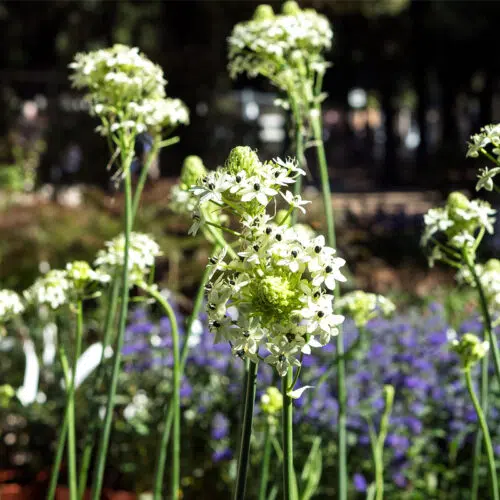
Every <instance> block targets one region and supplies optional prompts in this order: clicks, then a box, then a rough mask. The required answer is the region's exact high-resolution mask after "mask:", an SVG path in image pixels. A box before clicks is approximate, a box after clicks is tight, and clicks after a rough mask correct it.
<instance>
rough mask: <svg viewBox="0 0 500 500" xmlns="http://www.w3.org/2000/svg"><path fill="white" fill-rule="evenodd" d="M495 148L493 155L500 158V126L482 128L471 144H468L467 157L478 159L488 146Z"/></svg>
mask: <svg viewBox="0 0 500 500" xmlns="http://www.w3.org/2000/svg"><path fill="white" fill-rule="evenodd" d="M490 145H491V146H493V154H494V155H495V156H496V157H497V159H498V158H499V157H500V124H498V123H497V124H495V125H486V126H484V127H482V128H481V131H480V133H479V134H474V135H473V136H471V142H469V143H468V144H467V156H469V157H471V158H477V157H478V156H479V153H484V150H485V149H486V148H487V147H488V146H490Z"/></svg>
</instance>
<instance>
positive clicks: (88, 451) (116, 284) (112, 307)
mask: <svg viewBox="0 0 500 500" xmlns="http://www.w3.org/2000/svg"><path fill="white" fill-rule="evenodd" d="M119 292H120V280H119V279H118V277H115V279H114V281H113V285H112V287H111V289H110V291H109V302H108V309H107V312H106V319H105V322H104V336H103V340H102V354H101V361H100V363H99V366H98V368H97V373H96V377H95V381H94V384H93V386H92V390H91V392H90V395H89V401H92V399H91V398H92V397H94V396H95V394H96V393H97V390H98V388H99V387H101V385H102V383H103V381H104V373H105V370H104V354H105V351H106V348H107V347H108V346H109V344H110V340H111V332H112V330H113V324H114V322H115V317H116V308H117V305H118V293H119ZM98 406H99V405H98V404H97V402H96V401H94V402H93V404H91V407H90V410H89V413H90V415H89V417H90V425H89V427H88V430H87V434H86V436H85V441H84V448H83V453H82V460H81V465H80V473H79V478H78V498H82V497H83V494H84V491H85V488H86V487H87V478H88V472H89V467H90V462H91V460H92V453H93V451H94V447H95V438H96V432H97V428H98V424H99V419H98V414H97V412H98Z"/></svg>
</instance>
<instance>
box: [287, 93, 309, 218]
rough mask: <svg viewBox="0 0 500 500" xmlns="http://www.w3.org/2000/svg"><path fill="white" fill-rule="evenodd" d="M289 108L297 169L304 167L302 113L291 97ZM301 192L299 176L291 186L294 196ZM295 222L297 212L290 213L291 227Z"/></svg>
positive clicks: (300, 178) (295, 100) (294, 99)
mask: <svg viewBox="0 0 500 500" xmlns="http://www.w3.org/2000/svg"><path fill="white" fill-rule="evenodd" d="M289 101H290V107H291V108H292V116H293V121H294V125H295V144H294V146H295V156H296V158H297V161H298V162H299V167H301V168H304V167H305V156H304V149H305V148H304V120H303V117H302V113H301V111H300V109H299V105H298V102H297V99H296V98H295V97H294V96H293V95H290V96H289ZM301 191H302V176H301V175H299V176H298V177H297V179H296V180H295V184H294V186H293V194H294V196H298V195H300V193H301ZM296 222H297V210H294V211H293V212H292V226H293V225H294V224H295V223H296Z"/></svg>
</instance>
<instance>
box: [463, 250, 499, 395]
mask: <svg viewBox="0 0 500 500" xmlns="http://www.w3.org/2000/svg"><path fill="white" fill-rule="evenodd" d="M466 262H467V267H468V268H469V271H470V272H471V274H472V278H473V279H474V283H475V284H476V288H477V291H478V294H479V304H480V306H481V314H482V316H483V325H484V336H485V339H486V340H488V342H489V343H490V346H491V350H492V352H493V363H494V365H495V375H496V377H497V381H498V385H499V387H500V352H499V350H498V343H497V339H496V337H495V336H494V335H493V329H492V327H491V316H490V312H489V309H488V301H487V300H486V296H485V294H484V288H483V284H482V283H481V280H480V279H479V276H478V274H477V272H476V268H475V267H474V262H472V260H471V258H470V256H467V257H466Z"/></svg>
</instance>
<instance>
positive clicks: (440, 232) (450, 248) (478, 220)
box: [422, 192, 496, 267]
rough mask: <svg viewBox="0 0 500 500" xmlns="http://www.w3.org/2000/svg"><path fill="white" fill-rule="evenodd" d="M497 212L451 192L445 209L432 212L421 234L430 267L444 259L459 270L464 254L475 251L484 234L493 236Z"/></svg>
mask: <svg viewBox="0 0 500 500" xmlns="http://www.w3.org/2000/svg"><path fill="white" fill-rule="evenodd" d="M495 213H496V210H493V209H492V208H491V205H490V204H489V203H488V202H486V201H483V200H469V199H468V198H467V197H466V196H465V195H464V194H462V193H459V192H453V193H451V194H450V195H449V196H448V200H447V203H446V205H445V206H444V207H443V208H432V209H430V210H429V211H428V212H427V213H426V214H425V215H424V223H425V230H424V233H423V235H422V245H423V246H425V247H428V250H429V252H428V255H429V264H430V265H431V266H432V265H433V264H434V261H436V260H442V261H444V262H447V263H450V264H451V265H454V266H455V267H459V266H460V263H461V259H462V257H463V254H464V252H474V251H475V249H476V248H477V246H478V245H479V242H480V241H481V239H482V237H483V235H484V233H485V232H488V233H490V234H492V233H493V223H494V222H495V218H494V215H495Z"/></svg>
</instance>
